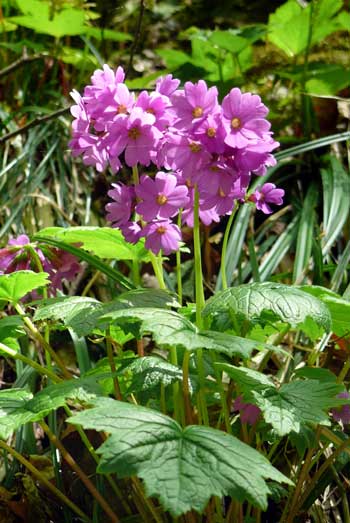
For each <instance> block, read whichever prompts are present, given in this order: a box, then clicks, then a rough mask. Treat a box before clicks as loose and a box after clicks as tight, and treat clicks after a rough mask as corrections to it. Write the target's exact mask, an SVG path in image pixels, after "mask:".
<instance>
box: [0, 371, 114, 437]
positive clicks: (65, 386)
mask: <svg viewBox="0 0 350 523" xmlns="http://www.w3.org/2000/svg"><path fill="white" fill-rule="evenodd" d="M105 376H106V375H105V374H104V375H96V376H90V377H88V378H82V379H76V380H68V381H65V382H62V383H58V384H55V385H50V386H49V387H46V388H45V389H43V390H41V391H40V392H38V393H37V394H36V395H35V396H34V397H33V395H32V394H31V393H30V392H28V391H26V390H23V389H6V390H2V391H0V438H2V439H7V438H8V437H9V436H10V435H11V434H12V433H13V432H14V431H15V430H17V429H18V428H19V427H20V426H21V425H24V424H25V423H28V422H30V421H40V420H42V419H43V418H44V417H45V416H46V415H47V414H48V413H49V412H51V411H52V410H55V409H58V407H61V406H63V405H65V403H66V401H67V399H70V400H76V401H79V402H84V403H86V402H89V403H90V402H91V400H92V399H93V398H95V397H96V395H97V394H100V393H101V391H102V389H101V387H100V385H99V384H98V381H100V380H102V379H103V377H105Z"/></svg>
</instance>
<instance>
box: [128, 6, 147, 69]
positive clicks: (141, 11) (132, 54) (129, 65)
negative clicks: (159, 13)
mask: <svg viewBox="0 0 350 523" xmlns="http://www.w3.org/2000/svg"><path fill="white" fill-rule="evenodd" d="M144 11H145V2H144V0H140V12H139V17H138V20H137V26H136V31H135V37H134V41H133V44H132V46H131V49H130V58H129V63H128V67H127V68H126V71H125V78H126V77H127V76H128V74H129V72H130V69H131V68H132V62H133V59H134V54H135V51H136V47H137V44H138V42H139V38H140V32H141V23H142V18H143V13H144Z"/></svg>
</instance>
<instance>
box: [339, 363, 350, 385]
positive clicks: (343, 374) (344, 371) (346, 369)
mask: <svg viewBox="0 0 350 523" xmlns="http://www.w3.org/2000/svg"><path fill="white" fill-rule="evenodd" d="M349 369H350V358H348V359H347V360H346V362H345V363H344V365H343V368H342V370H341V371H340V373H339V375H338V377H337V383H343V381H344V379H345V378H346V375H347V373H348V372H349Z"/></svg>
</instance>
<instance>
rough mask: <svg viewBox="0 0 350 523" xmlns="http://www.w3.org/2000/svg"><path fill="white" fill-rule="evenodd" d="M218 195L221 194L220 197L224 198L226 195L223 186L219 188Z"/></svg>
mask: <svg viewBox="0 0 350 523" xmlns="http://www.w3.org/2000/svg"><path fill="white" fill-rule="evenodd" d="M218 196H220V198H224V197H225V196H226V193H225V192H224V190H223V189H221V187H220V188H219V190H218Z"/></svg>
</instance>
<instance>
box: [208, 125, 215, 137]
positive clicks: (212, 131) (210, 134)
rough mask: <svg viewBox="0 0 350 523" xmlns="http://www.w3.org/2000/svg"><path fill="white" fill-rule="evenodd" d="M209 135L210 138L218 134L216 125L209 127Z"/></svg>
mask: <svg viewBox="0 0 350 523" xmlns="http://www.w3.org/2000/svg"><path fill="white" fill-rule="evenodd" d="M207 136H208V137H209V138H214V137H215V136H216V129H214V127H209V128H208V129H207Z"/></svg>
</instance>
